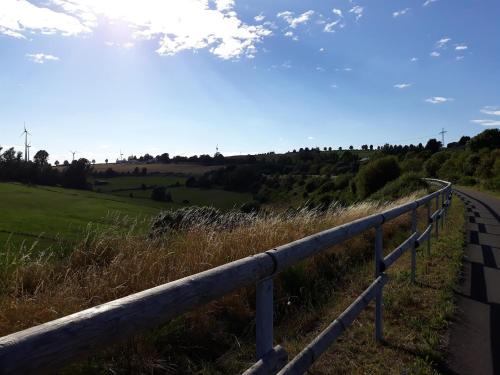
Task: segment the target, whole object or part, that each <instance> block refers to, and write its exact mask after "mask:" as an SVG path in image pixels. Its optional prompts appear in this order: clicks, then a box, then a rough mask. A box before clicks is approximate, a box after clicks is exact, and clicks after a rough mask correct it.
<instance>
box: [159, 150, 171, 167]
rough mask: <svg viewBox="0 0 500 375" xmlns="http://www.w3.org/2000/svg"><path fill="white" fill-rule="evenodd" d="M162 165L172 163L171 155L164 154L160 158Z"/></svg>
mask: <svg viewBox="0 0 500 375" xmlns="http://www.w3.org/2000/svg"><path fill="white" fill-rule="evenodd" d="M158 161H159V162H160V163H165V164H166V163H170V155H169V154H168V153H166V152H165V153H163V154H161V155H160V156H159V157H158Z"/></svg>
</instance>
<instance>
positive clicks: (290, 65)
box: [281, 61, 292, 69]
mask: <svg viewBox="0 0 500 375" xmlns="http://www.w3.org/2000/svg"><path fill="white" fill-rule="evenodd" d="M281 67H282V68H285V69H290V68H291V67H292V63H291V62H290V61H285V62H284V63H283V64H281Z"/></svg>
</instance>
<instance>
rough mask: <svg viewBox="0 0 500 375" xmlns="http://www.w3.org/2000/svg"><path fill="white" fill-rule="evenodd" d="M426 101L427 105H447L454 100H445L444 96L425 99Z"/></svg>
mask: <svg viewBox="0 0 500 375" xmlns="http://www.w3.org/2000/svg"><path fill="white" fill-rule="evenodd" d="M425 101H426V102H427V103H431V104H443V103H446V102H451V101H453V98H445V97H442V96H433V97H431V98H427V99H425Z"/></svg>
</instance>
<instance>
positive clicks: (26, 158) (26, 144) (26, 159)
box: [21, 123, 31, 162]
mask: <svg viewBox="0 0 500 375" xmlns="http://www.w3.org/2000/svg"><path fill="white" fill-rule="evenodd" d="M23 135H24V161H26V162H27V161H28V160H29V155H28V152H29V147H28V135H31V133H30V132H28V130H26V123H24V131H23V132H22V133H21V137H22V136H23ZM30 147H31V146H30Z"/></svg>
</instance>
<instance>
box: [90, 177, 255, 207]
mask: <svg viewBox="0 0 500 375" xmlns="http://www.w3.org/2000/svg"><path fill="white" fill-rule="evenodd" d="M98 180H99V181H103V182H106V183H107V184H106V185H100V186H95V187H94V188H95V190H96V191H101V192H103V193H107V194H112V195H114V196H119V197H123V198H129V199H131V200H133V201H136V202H137V201H140V202H144V204H147V205H151V204H153V205H161V206H162V207H165V206H167V207H182V206H186V205H196V206H214V207H217V208H220V209H224V210H227V209H231V208H234V207H239V206H241V205H242V204H243V203H245V202H248V201H251V200H252V196H251V195H250V194H244V193H236V192H231V191H226V190H220V189H197V188H190V187H189V188H188V187H186V186H185V183H186V178H184V177H171V176H150V175H146V176H123V177H122V176H120V177H112V178H99V179H98ZM143 184H144V185H146V187H147V188H146V189H144V190H143V189H142V188H141V185H143ZM152 186H165V187H167V190H168V191H169V192H170V193H171V194H172V200H173V202H172V203H157V202H154V201H152V200H151V190H152Z"/></svg>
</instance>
